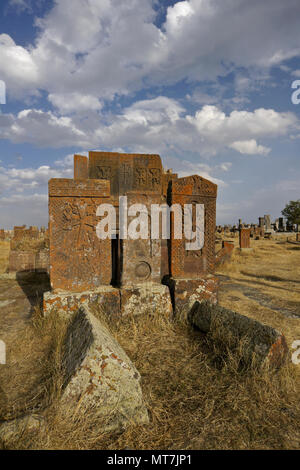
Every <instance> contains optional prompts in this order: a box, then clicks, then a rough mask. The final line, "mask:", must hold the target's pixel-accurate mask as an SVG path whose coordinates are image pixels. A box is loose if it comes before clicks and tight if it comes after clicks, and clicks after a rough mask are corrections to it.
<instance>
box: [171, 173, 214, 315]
mask: <svg viewBox="0 0 300 470" xmlns="http://www.w3.org/2000/svg"><path fill="white" fill-rule="evenodd" d="M216 198H217V186H216V185H215V184H214V183H212V182H210V181H208V180H206V179H204V178H202V177H200V176H198V175H193V176H188V177H184V178H179V179H178V180H175V181H173V182H172V184H171V204H172V205H178V206H180V207H181V212H182V214H184V206H185V205H187V204H188V205H190V206H191V207H192V213H191V215H192V227H191V228H192V230H193V232H196V233H197V232H198V236H199V240H198V241H200V245H199V246H201V248H199V249H193V250H189V249H187V247H188V245H187V243H188V244H189V243H190V241H187V239H186V234H185V233H182V238H181V239H176V237H175V234H176V230H177V225H178V223H179V220H178V219H176V215H175V213H172V214H171V240H170V276H171V277H170V279H168V280H167V283H168V285H169V287H170V289H171V295H172V298H173V305H174V306H175V312H176V313H180V312H182V313H185V312H186V311H187V310H188V309H189V308H191V306H192V304H193V303H194V302H195V301H196V300H199V301H201V300H203V299H206V298H209V299H211V300H212V301H213V302H216V301H217V289H218V281H217V278H216V277H215V276H214V275H213V273H214V270H215V226H216ZM197 205H198V206H199V208H200V207H201V212H202V213H201V216H202V218H203V220H202V222H203V225H202V226H201V227H199V226H197V218H196V206H197ZM200 220H201V218H200ZM183 222H184V216H183ZM198 223H199V221H198ZM182 230H183V232H184V223H182Z"/></svg>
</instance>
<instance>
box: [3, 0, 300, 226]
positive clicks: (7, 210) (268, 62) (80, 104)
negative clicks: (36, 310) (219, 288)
mask: <svg viewBox="0 0 300 470" xmlns="http://www.w3.org/2000/svg"><path fill="white" fill-rule="evenodd" d="M70 5H71V7H70ZM299 31H300V2H299V0H285V1H284V2H283V1H282V0H264V1H263V2H262V1H261V0H251V2H249V0H185V1H179V2H178V1H175V0H172V1H167V0H166V1H156V0H122V2H120V1H119V0H72V2H70V0H55V1H54V0H53V1H52V0H50V1H49V0H2V2H1V5H0V80H2V81H4V82H5V84H6V104H2V105H1V104H0V227H3V228H11V227H13V226H14V225H21V224H27V225H46V224H47V220H48V209H47V182H48V179H49V178H51V177H72V172H73V170H72V168H73V162H72V155H73V154H74V153H82V154H85V153H86V152H88V151H89V150H96V149H97V150H111V151H121V152H122V151H124V152H141V153H143V152H145V153H159V154H160V155H161V157H162V161H163V164H164V166H165V168H172V169H173V171H176V172H178V173H179V174H180V176H185V175H188V174H195V173H197V174H199V175H202V176H204V177H206V178H208V179H211V180H212V181H214V182H216V183H217V184H218V187H219V194H218V207H217V223H220V224H225V223H236V222H237V220H238V219H239V218H243V219H244V221H245V222H257V219H258V217H259V216H262V215H264V214H271V216H272V218H277V217H279V216H280V215H281V214H280V212H281V210H282V209H283V207H284V206H285V204H286V202H288V201H289V200H291V199H299V198H300V183H299V182H300V160H299V143H300V140H299V139H300V104H299V105H295V104H293V103H292V101H291V96H292V92H293V91H294V90H293V89H292V88H291V85H292V83H293V81H294V80H297V79H298V80H299V79H300V34H299Z"/></svg>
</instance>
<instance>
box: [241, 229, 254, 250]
mask: <svg viewBox="0 0 300 470" xmlns="http://www.w3.org/2000/svg"><path fill="white" fill-rule="evenodd" d="M250 232H251V229H250V228H241V229H240V238H239V241H240V248H241V249H245V248H250Z"/></svg>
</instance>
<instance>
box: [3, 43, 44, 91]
mask: <svg viewBox="0 0 300 470" xmlns="http://www.w3.org/2000/svg"><path fill="white" fill-rule="evenodd" d="M0 74H1V79H2V80H4V81H5V82H6V87H7V93H8V94H15V95H16V96H20V93H21V92H22V91H23V90H26V91H28V92H29V91H31V92H32V93H35V94H36V93H37V90H36V87H37V86H38V84H39V71H38V66H37V65H36V63H35V62H34V60H33V58H32V55H31V53H30V51H28V50H27V49H25V48H24V47H21V46H18V45H16V44H15V42H14V40H13V39H12V38H11V37H10V36H9V35H8V34H0Z"/></svg>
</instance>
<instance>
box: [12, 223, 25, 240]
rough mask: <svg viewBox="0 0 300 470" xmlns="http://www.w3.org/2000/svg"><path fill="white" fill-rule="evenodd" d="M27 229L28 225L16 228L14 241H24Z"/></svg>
mask: <svg viewBox="0 0 300 470" xmlns="http://www.w3.org/2000/svg"><path fill="white" fill-rule="evenodd" d="M25 229H26V225H22V227H14V240H22V238H23V237H24V232H25Z"/></svg>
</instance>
